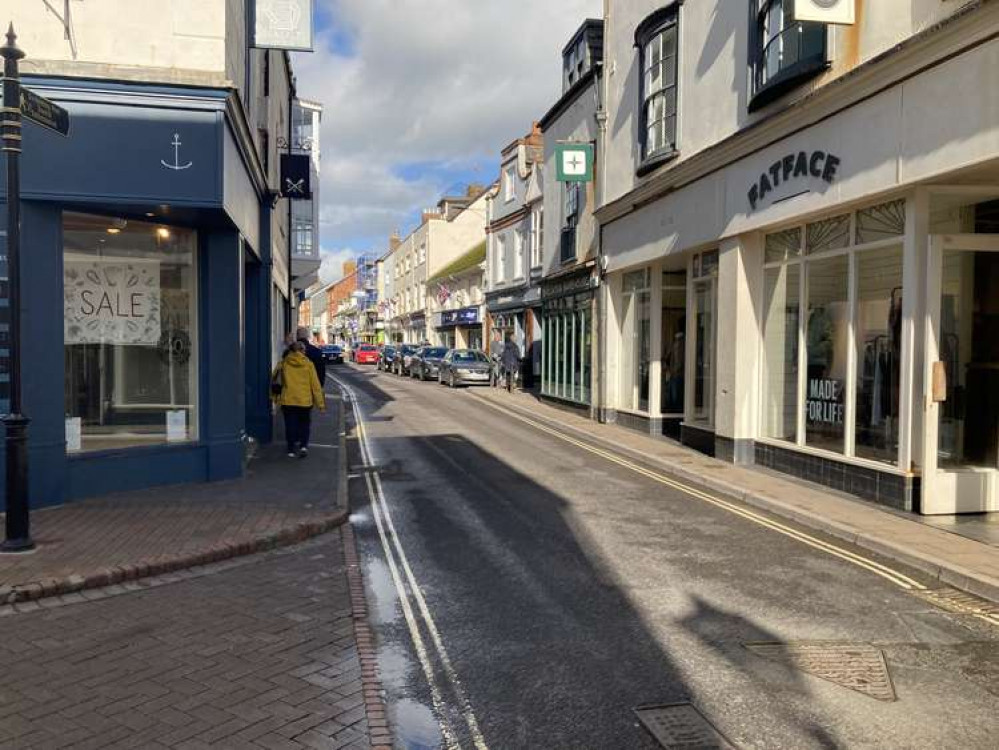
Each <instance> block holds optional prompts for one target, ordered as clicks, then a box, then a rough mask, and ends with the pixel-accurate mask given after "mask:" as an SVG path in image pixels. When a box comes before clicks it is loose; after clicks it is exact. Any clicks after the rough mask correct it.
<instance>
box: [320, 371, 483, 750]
mask: <svg viewBox="0 0 999 750" xmlns="http://www.w3.org/2000/svg"><path fill="white" fill-rule="evenodd" d="M334 381H335V382H336V384H337V386H339V388H340V391H341V392H342V393H343V400H344V404H350V406H351V409H352V411H353V414H354V424H355V426H356V429H357V438H358V444H359V446H360V450H361V459H362V461H363V462H364V467H365V472H364V481H365V483H366V485H367V490H368V497H369V499H370V502H371V514H372V516H373V517H374V520H375V527H376V528H377V529H378V538H379V540H380V541H381V545H382V551H383V552H384V553H385V560H386V563H387V564H388V568H389V573H390V574H391V576H392V582H393V584H394V585H395V589H396V593H397V594H398V596H399V603H400V605H401V607H402V613H403V617H404V618H405V619H406V625H407V627H408V628H409V633H410V637H411V638H412V640H413V648H414V650H415V651H416V657H417V659H418V660H419V662H420V668H421V669H422V670H423V675H424V677H425V678H426V680H427V685H428V687H429V688H430V699H431V702H432V703H433V706H434V713H435V715H436V718H437V723H438V726H439V727H440V730H441V736H442V738H443V740H444V746H445V747H446V748H447V750H461V747H462V745H461V741H460V740H459V739H458V736H457V734H456V733H455V732H454V730H453V729H452V728H451V724H450V721H449V720H448V715H447V706H446V704H445V701H444V691H443V690H442V689H441V685H440V682H439V680H438V679H437V674H436V671H435V669H434V665H433V658H434V657H436V659H437V661H438V662H439V663H440V666H441V671H442V672H443V674H444V680H445V682H446V684H447V686H448V687H450V690H451V693H452V694H453V695H454V697H455V699H456V700H457V704H458V712H459V713H460V714H461V718H462V719H463V720H464V722H465V725H466V727H467V728H468V735H469V737H470V738H471V741H472V745H473V746H474V747H475V748H476V750H489V748H488V746H487V745H486V741H485V738H484V737H483V735H482V731H481V730H480V728H479V723H478V720H477V719H476V718H475V713H474V712H473V711H472V706H471V703H470V702H469V700H468V695H467V694H466V693H465V689H464V687H463V686H462V684H461V681H460V680H459V679H458V673H457V671H456V670H455V668H454V665H453V664H452V662H451V657H450V656H449V655H448V652H447V649H446V648H445V647H444V639H443V638H442V637H441V634H440V631H439V630H438V628H437V623H436V622H434V618H433V615H431V613H430V607H429V606H428V605H427V601H426V599H425V598H424V596H423V590H422V589H421V588H420V585H419V584H418V583H417V581H416V576H415V575H414V574H413V569H412V567H410V564H409V558H408V556H407V555H406V550H405V548H404V547H403V544H402V540H401V539H400V537H399V532H398V531H397V530H396V526H395V522H394V521H393V520H392V511H391V510H390V509H389V506H388V503H387V502H386V500H385V490H384V488H383V487H382V480H381V477H380V476H379V474H378V471H377V470H376V469H375V463H374V460H373V458H372V453H371V446H370V443H369V442H368V435H367V430H366V429H365V426H364V415H363V414H362V413H361V408H360V406H359V405H358V403H357V398H356V397H355V396H354V391H353V389H352V388H351V387H350V386H349V385H347V384H346V383H343V382H342V381H340V380H337V379H335V378H334ZM421 623H422V626H423V629H425V630H426V631H427V635H428V637H429V643H428V642H427V641H428V638H425V637H424V635H423V632H422V630H421V627H420V625H421Z"/></svg>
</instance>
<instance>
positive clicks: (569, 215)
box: [559, 182, 582, 263]
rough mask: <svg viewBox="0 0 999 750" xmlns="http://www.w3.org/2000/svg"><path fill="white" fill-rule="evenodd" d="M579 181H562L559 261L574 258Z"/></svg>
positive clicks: (565, 261) (577, 222)
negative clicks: (562, 218) (562, 216)
mask: <svg viewBox="0 0 999 750" xmlns="http://www.w3.org/2000/svg"><path fill="white" fill-rule="evenodd" d="M581 189H582V188H581V183H579V182H563V183H562V191H563V206H564V208H563V213H564V217H565V218H564V221H563V223H562V232H561V235H560V240H559V262H560V263H569V262H571V261H573V260H575V259H576V226H577V225H578V224H579V202H580V200H579V199H580V193H581Z"/></svg>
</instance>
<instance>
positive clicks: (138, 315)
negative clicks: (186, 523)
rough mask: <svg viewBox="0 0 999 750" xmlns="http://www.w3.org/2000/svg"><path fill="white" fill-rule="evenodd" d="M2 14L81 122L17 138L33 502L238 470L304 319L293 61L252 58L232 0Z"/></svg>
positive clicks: (30, 79) (43, 84) (118, 3)
mask: <svg viewBox="0 0 999 750" xmlns="http://www.w3.org/2000/svg"><path fill="white" fill-rule="evenodd" d="M139 6H141V7H139ZM4 9H5V10H6V11H7V16H5V19H10V20H12V21H13V25H14V27H15V29H16V30H17V31H18V33H19V34H20V36H19V40H18V41H19V45H20V46H21V47H22V49H23V50H24V51H25V52H26V54H27V57H26V59H25V60H23V61H22V73H23V76H24V80H23V84H24V85H25V86H26V87H27V88H30V89H32V90H35V91H37V92H38V93H39V94H42V95H43V96H46V97H48V98H50V99H52V100H54V101H56V102H57V103H58V104H59V105H61V106H62V107H64V108H65V109H67V110H68V112H69V114H70V118H71V128H70V133H69V136H68V137H62V136H59V135H55V134H53V133H51V132H49V131H45V130H42V129H41V128H39V127H37V126H35V125H34V124H32V123H30V122H26V123H25V125H24V130H23V155H22V196H23V204H22V234H23V237H24V242H25V244H26V246H30V248H31V251H30V252H26V253H24V261H23V265H22V288H23V294H24V298H25V300H26V302H25V305H26V307H25V313H26V314H25V315H24V318H23V321H24V324H23V328H22V330H21V331H20V332H19V333H20V335H21V336H22V337H23V341H24V347H23V352H24V354H23V361H22V371H23V372H24V373H30V374H31V375H30V377H25V379H24V402H25V410H26V412H27V414H28V415H29V416H30V418H31V420H32V422H31V433H30V445H29V454H30V464H31V488H30V492H31V498H32V504H33V505H36V506H38V505H48V504H54V503H61V502H65V501H67V500H71V499H73V498H77V497H84V496H91V495H96V494H102V493H105V492H109V491H120V490H129V489H134V488H139V487H146V486H151V485H156V484H165V483H171V482H182V481H205V480H216V479H225V478H229V477H235V476H238V475H239V474H240V473H241V471H242V465H243V458H244V440H245V438H246V436H247V435H250V436H254V437H256V438H258V439H260V440H268V439H270V436H271V424H272V414H271V409H270V401H269V398H268V382H269V372H270V367H271V363H272V360H273V357H274V355H275V351H276V350H278V347H279V342H280V340H281V339H282V338H283V336H284V331H285V330H286V329H287V326H289V325H290V323H291V317H290V295H289V290H290V288H291V287H290V269H289V262H288V259H289V243H288V237H289V236H290V231H289V214H290V212H289V209H288V207H287V204H286V203H284V202H281V201H278V202H275V201H274V199H273V197H274V195H275V193H276V191H277V188H278V183H279V180H278V177H279V175H278V169H279V164H278V161H279V160H278V149H277V145H276V144H277V141H278V138H285V139H288V138H289V137H290V117H289V114H290V112H291V110H292V102H293V101H294V98H295V89H294V79H293V76H292V72H291V69H290V66H289V58H288V56H287V54H285V53H283V52H279V51H274V50H257V49H251V48H250V47H249V44H248V35H247V20H246V18H247V16H246V8H245V7H244V3H242V2H240V1H239V0H228V1H226V0H210V1H207V2H206V1H205V0H199V1H198V2H194V1H193V0H168V1H166V2H157V3H151V2H148V3H147V2H142V3H136V2H134V1H132V0H130V1H129V2H125V0H108V1H107V2H102V3H81V4H74V9H73V18H72V29H70V28H68V27H67V25H66V24H65V23H64V22H63V21H62V20H61V19H60V18H59V17H57V16H56V15H55V14H53V13H50V12H49V10H48V9H46V6H45V4H43V3H20V2H18V3H9V2H8V3H4ZM187 28H197V29H198V35H197V36H192V35H190V34H187V33H185V29H187ZM112 29H113V32H112V31H111V30H112ZM70 32H72V33H70ZM140 40H141V41H140ZM122 285H125V287H127V288H129V289H133V290H134V291H131V292H128V293H127V296H126V293H125V292H123V291H122V288H123V287H122ZM12 335H18V333H14V334H12ZM43 342H44V343H43ZM54 394H62V396H61V397H54ZM0 486H2V483H0Z"/></svg>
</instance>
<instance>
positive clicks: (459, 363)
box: [437, 349, 492, 388]
mask: <svg viewBox="0 0 999 750" xmlns="http://www.w3.org/2000/svg"><path fill="white" fill-rule="evenodd" d="M491 368H492V363H491V362H490V361H489V357H487V356H486V353H485V352H480V351H479V350H478V349H452V350H451V351H449V352H448V353H447V356H445V357H444V359H442V360H441V365H440V370H439V371H438V373H437V382H438V383H440V384H441V385H449V386H450V387H452V388H456V387H457V386H459V385H489V374H490V370H491Z"/></svg>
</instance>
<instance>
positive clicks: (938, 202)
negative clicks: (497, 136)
mask: <svg viewBox="0 0 999 750" xmlns="http://www.w3.org/2000/svg"><path fill="white" fill-rule="evenodd" d="M748 5H749V7H748V8H747V7H746V4H743V3H741V2H724V3H723V2H716V3H682V2H674V3H662V2H634V3H626V4H625V3H618V4H614V5H612V6H611V11H610V13H609V14H608V16H607V18H605V24H604V29H605V60H607V61H608V66H607V70H606V73H605V75H604V77H603V91H604V97H603V101H605V102H606V107H607V118H608V123H611V125H609V127H608V130H607V133H606V137H605V138H604V141H603V144H602V145H603V148H602V149H601V156H600V157H599V158H598V169H600V170H601V172H602V175H603V177H602V180H603V182H602V189H603V191H604V198H603V200H602V202H601V203H602V205H601V206H600V208H599V209H598V210H597V212H596V214H597V218H598V220H599V222H600V224H601V250H602V255H603V264H604V265H605V278H604V285H603V287H602V291H601V294H602V297H603V302H604V309H605V311H606V332H607V335H606V339H605V342H604V343H605V355H604V357H603V358H602V365H601V366H602V370H603V372H604V374H605V377H604V378H603V379H602V387H601V390H602V393H601V403H602V406H603V416H604V418H606V419H609V420H617V421H618V422H621V423H624V424H627V425H629V426H632V427H635V428H637V429H641V430H643V431H649V432H651V433H654V434H660V433H662V432H664V431H673V432H675V433H676V434H678V435H679V437H680V439H681V440H682V441H683V442H684V443H687V444H689V445H692V446H695V447H697V448H699V449H701V450H704V451H706V452H709V453H712V454H715V455H717V456H719V457H721V458H724V459H728V460H732V461H736V462H740V463H756V464H759V465H762V466H765V467H768V468H772V469H776V470H778V471H782V472H786V473H790V474H793V475H795V476H798V477H802V478H805V479H808V480H811V481H815V482H819V483H822V484H826V485H828V486H831V487H834V488H836V489H839V490H843V491H846V492H849V493H852V494H855V495H857V496H860V497H863V498H865V499H867V500H870V501H873V502H876V503H881V504H885V505H889V506H892V507H895V508H900V509H906V510H919V511H921V512H923V513H951V512H969V511H978V512H981V511H989V510H993V511H994V510H999V491H997V490H999V484H997V481H999V455H997V451H999V441H997V440H996V438H995V436H996V435H997V434H999V429H997V428H999V407H996V405H995V404H996V401H995V399H994V398H993V396H992V395H991V394H994V393H995V392H996V391H995V388H996V386H997V385H999V382H997V381H995V379H994V377H995V376H994V373H995V372H996V371H995V370H994V369H993V368H992V367H991V363H992V362H993V361H994V356H993V352H995V351H997V349H996V346H995V344H996V342H995V341H994V340H993V336H994V335H993V334H992V333H991V332H992V331H995V330H999V328H997V327H996V326H995V325H992V324H991V322H994V320H995V319H994V317H993V316H994V313H995V310H994V308H995V299H996V297H995V295H994V293H992V292H991V291H989V290H994V288H995V287H994V285H993V283H992V281H991V280H992V279H994V278H996V277H995V276H994V274H995V273H996V269H997V268H999V265H997V263H999V254H997V251H999V223H997V217H999V203H997V199H999V187H997V185H999V179H997V178H999V173H997V170H999V114H997V113H999V90H997V89H996V88H995V87H994V86H982V85H981V84H982V82H983V81H986V80H990V77H994V71H995V70H996V69H997V65H999V41H996V35H997V32H999V6H997V5H996V4H995V3H989V2H969V3H907V4H904V6H903V4H899V3H879V4H875V3H869V2H858V3H857V17H856V21H855V23H854V24H853V25H850V26H833V25H825V24H821V23H799V22H796V21H795V20H794V19H793V16H792V15H791V13H790V3H788V2H786V0H764V1H761V0H753V1H752V2H750V3H749V4H748ZM747 61H748V63H747ZM628 71H636V74H635V75H630V74H629V73H628ZM955 113H960V114H959V115H958V116H955ZM615 123H617V124H622V123H623V124H624V125H623V126H620V127H618V126H615V125H614V124H615Z"/></svg>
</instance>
